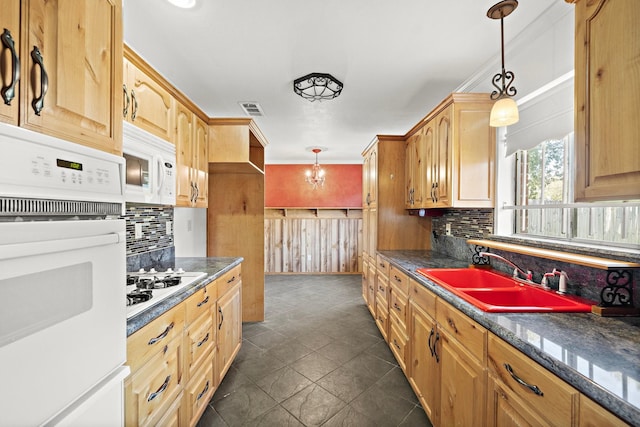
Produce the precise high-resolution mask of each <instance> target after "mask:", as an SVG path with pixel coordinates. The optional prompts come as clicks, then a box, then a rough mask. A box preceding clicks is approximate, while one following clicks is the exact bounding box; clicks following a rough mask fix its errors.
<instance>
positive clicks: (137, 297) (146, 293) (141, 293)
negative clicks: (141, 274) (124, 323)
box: [127, 289, 153, 307]
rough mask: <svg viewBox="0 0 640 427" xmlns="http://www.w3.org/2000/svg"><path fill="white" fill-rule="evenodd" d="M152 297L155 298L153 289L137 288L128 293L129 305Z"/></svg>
mask: <svg viewBox="0 0 640 427" xmlns="http://www.w3.org/2000/svg"><path fill="white" fill-rule="evenodd" d="M151 298H153V295H152V292H151V289H135V290H133V291H131V292H129V293H128V294H127V307H128V306H130V305H136V304H139V303H141V302H146V301H149V300H150V299H151Z"/></svg>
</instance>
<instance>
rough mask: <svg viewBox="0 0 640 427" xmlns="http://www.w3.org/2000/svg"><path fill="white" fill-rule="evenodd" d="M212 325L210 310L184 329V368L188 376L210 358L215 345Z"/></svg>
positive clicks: (214, 329)
mask: <svg viewBox="0 0 640 427" xmlns="http://www.w3.org/2000/svg"><path fill="white" fill-rule="evenodd" d="M216 330H217V329H216V328H214V327H213V318H212V314H211V312H205V313H204V314H203V315H202V316H200V317H199V318H198V319H196V320H195V321H194V322H193V323H192V324H191V325H189V327H188V328H187V330H186V333H185V345H186V359H187V364H186V365H185V366H186V369H187V373H188V375H189V376H188V378H191V376H192V375H193V374H194V373H195V371H196V370H197V369H198V368H199V367H200V366H201V365H202V363H203V362H204V361H206V360H207V358H209V361H210V360H211V351H212V350H213V348H214V347H215V342H216V335H215V334H216V332H215V331H216Z"/></svg>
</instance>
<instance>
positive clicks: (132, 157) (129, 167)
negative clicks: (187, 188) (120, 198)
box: [122, 122, 177, 205]
mask: <svg viewBox="0 0 640 427" xmlns="http://www.w3.org/2000/svg"><path fill="white" fill-rule="evenodd" d="M123 138H124V139H123V144H122V149H123V152H124V158H125V160H126V183H127V185H126V191H125V199H126V201H127V202H134V203H146V204H154V205H175V204H176V174H177V172H176V147H175V145H173V144H171V143H170V142H167V141H165V140H163V139H160V138H158V137H156V136H154V135H151V134H150V133H148V132H145V131H143V130H141V129H139V128H137V127H135V126H134V125H132V124H131V123H127V122H124V123H123Z"/></svg>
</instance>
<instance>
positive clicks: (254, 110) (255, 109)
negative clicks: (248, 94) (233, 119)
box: [240, 102, 264, 117]
mask: <svg viewBox="0 0 640 427" xmlns="http://www.w3.org/2000/svg"><path fill="white" fill-rule="evenodd" d="M240 106H241V107H242V109H243V110H244V112H245V114H246V115H247V116H253V117H262V116H264V111H262V107H261V106H260V104H258V103H257V102H240Z"/></svg>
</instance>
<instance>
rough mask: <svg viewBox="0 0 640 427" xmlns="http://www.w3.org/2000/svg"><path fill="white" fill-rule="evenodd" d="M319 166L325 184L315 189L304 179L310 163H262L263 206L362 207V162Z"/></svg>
mask: <svg viewBox="0 0 640 427" xmlns="http://www.w3.org/2000/svg"><path fill="white" fill-rule="evenodd" d="M321 166H322V169H324V172H325V181H324V186H323V187H318V188H316V189H315V190H314V189H313V187H312V186H311V185H310V184H308V183H307V182H306V181H305V172H306V171H307V170H308V169H310V168H311V165H265V177H264V178H265V179H264V181H265V184H264V185H265V201H264V204H265V207H268V208H360V207H362V165H323V164H321Z"/></svg>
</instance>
